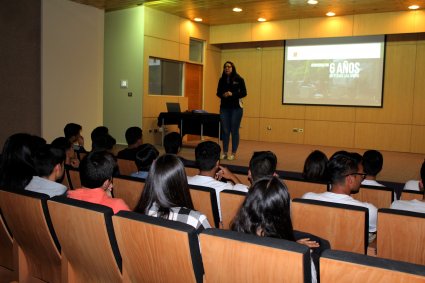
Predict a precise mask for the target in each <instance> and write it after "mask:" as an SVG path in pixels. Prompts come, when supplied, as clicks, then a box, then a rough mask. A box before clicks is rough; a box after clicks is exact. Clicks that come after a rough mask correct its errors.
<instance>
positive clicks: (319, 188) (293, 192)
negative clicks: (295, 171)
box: [283, 179, 328, 199]
mask: <svg viewBox="0 0 425 283" xmlns="http://www.w3.org/2000/svg"><path fill="white" fill-rule="evenodd" d="M283 181H284V183H285V184H286V186H287V187H288V191H289V194H290V196H291V199H295V198H301V197H302V196H303V195H304V194H306V193H310V192H311V193H324V192H326V191H327V190H328V184H326V183H317V182H310V181H305V180H297V179H284V180H283Z"/></svg>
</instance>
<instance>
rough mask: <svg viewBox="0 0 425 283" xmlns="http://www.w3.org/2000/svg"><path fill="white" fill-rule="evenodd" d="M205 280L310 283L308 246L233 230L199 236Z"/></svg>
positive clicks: (210, 231)
mask: <svg viewBox="0 0 425 283" xmlns="http://www.w3.org/2000/svg"><path fill="white" fill-rule="evenodd" d="M199 241H200V242H201V250H202V260H203V263H204V269H205V281H206V282H310V280H311V261H310V252H309V249H308V248H307V247H306V246H303V245H300V244H297V243H294V242H290V241H286V240H281V239H273V238H266V237H258V236H255V235H248V234H243V233H239V232H234V231H228V230H220V229H207V230H204V231H202V233H201V234H200V235H199Z"/></svg>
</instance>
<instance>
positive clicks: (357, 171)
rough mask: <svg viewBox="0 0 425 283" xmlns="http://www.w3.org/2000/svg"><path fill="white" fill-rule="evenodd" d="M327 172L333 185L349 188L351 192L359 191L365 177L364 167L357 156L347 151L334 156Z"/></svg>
mask: <svg viewBox="0 0 425 283" xmlns="http://www.w3.org/2000/svg"><path fill="white" fill-rule="evenodd" d="M327 172H328V174H329V179H330V182H331V183H332V185H342V186H347V187H348V188H350V189H351V191H358V190H359V188H360V184H361V182H362V181H363V180H364V177H365V174H364V173H363V166H362V164H361V162H359V160H358V158H357V156H356V155H355V154H353V153H349V152H346V151H341V152H338V153H336V154H334V155H332V157H331V158H330V159H329V162H328V166H327Z"/></svg>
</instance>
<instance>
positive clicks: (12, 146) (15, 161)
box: [0, 133, 39, 191]
mask: <svg viewBox="0 0 425 283" xmlns="http://www.w3.org/2000/svg"><path fill="white" fill-rule="evenodd" d="M38 143H39V142H38V141H37V140H36V138H35V137H34V136H32V135H30V134H25V133H17V134H13V135H11V136H10V137H8V138H7V140H6V141H5V143H4V145H3V150H2V155H1V161H0V187H1V188H5V189H8V190H17V191H19V190H23V189H25V187H26V186H27V185H28V183H29V182H30V181H31V179H32V177H33V176H34V175H35V168H34V160H33V154H34V152H35V151H36V148H38V145H37V144H38Z"/></svg>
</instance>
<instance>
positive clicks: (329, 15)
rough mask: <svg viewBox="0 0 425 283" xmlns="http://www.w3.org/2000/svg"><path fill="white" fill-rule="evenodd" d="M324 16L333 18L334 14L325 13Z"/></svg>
mask: <svg viewBox="0 0 425 283" xmlns="http://www.w3.org/2000/svg"><path fill="white" fill-rule="evenodd" d="M326 16H328V17H333V16H335V13H334V12H327V13H326Z"/></svg>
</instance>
